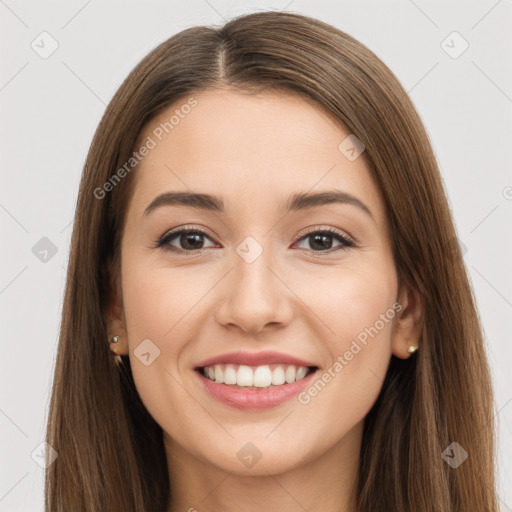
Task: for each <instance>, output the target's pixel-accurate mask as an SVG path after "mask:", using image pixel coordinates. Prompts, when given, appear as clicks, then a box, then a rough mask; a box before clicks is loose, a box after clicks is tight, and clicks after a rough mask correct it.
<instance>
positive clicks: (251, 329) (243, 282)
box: [215, 248, 293, 334]
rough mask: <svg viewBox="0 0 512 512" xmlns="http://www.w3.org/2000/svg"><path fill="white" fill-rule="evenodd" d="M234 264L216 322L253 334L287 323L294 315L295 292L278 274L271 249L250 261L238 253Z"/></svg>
mask: <svg viewBox="0 0 512 512" xmlns="http://www.w3.org/2000/svg"><path fill="white" fill-rule="evenodd" d="M233 265H234V268H233V269H232V270H231V272H229V274H228V275H227V276H226V278H225V280H224V281H225V282H224V288H223V292H222V294H221V295H220V297H219V300H220V304H219V305H218V307H217V309H216V314H215V316H216V320H217V322H218V323H219V324H221V325H222V326H224V327H226V328H234V327H233V326H236V327H238V328H240V329H242V330H243V331H244V332H246V333H253V334H257V333H260V332H262V331H263V330H264V329H265V328H267V329H268V328H274V329H278V328H283V327H284V326H285V325H287V324H288V323H289V322H290V320H291V318H292V315H293V304H292V302H293V301H292V300H291V295H293V293H292V292H291V291H290V289H289V288H288V287H287V285H286V284H285V283H284V282H283V281H284V280H283V278H282V277H281V276H280V275H279V271H278V270H277V268H276V265H275V260H274V259H273V258H271V254H270V249H269V250H267V249H266V248H265V250H264V251H263V253H262V254H260V255H259V256H258V257H257V258H256V259H255V260H254V261H252V262H250V263H249V262H248V261H246V260H245V259H244V258H242V257H240V256H239V255H238V254H235V255H234V263H233Z"/></svg>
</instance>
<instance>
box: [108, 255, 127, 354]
mask: <svg viewBox="0 0 512 512" xmlns="http://www.w3.org/2000/svg"><path fill="white" fill-rule="evenodd" d="M108 267H109V276H110V286H109V299H108V303H107V309H106V312H105V313H106V323H107V335H108V342H109V345H110V350H112V352H114V353H115V354H117V355H127V354H128V338H127V331H126V321H125V317H124V308H123V292H122V286H121V276H120V274H121V273H120V271H119V270H118V269H117V268H114V266H113V265H112V264H110V263H109V265H108ZM114 336H117V337H118V341H117V343H112V338H113V337H114Z"/></svg>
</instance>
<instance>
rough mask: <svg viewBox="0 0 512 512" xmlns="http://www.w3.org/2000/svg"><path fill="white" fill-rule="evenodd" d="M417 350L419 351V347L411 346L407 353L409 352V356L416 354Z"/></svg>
mask: <svg viewBox="0 0 512 512" xmlns="http://www.w3.org/2000/svg"><path fill="white" fill-rule="evenodd" d="M416 350H418V347H415V346H414V345H410V346H409V348H408V349H407V352H409V354H414V352H416Z"/></svg>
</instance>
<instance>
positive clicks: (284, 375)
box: [194, 352, 319, 409]
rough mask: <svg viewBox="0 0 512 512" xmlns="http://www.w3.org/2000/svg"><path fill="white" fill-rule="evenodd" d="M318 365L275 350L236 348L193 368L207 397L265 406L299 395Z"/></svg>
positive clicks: (251, 406)
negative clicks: (236, 349)
mask: <svg viewBox="0 0 512 512" xmlns="http://www.w3.org/2000/svg"><path fill="white" fill-rule="evenodd" d="M318 370H319V366H317V365H315V364H312V363H310V362H308V361H305V360H302V359H298V358H296V357H293V356H288V355H285V354H278V353H276V352H259V353H252V354H251V353H247V352H236V353H232V354H224V355H221V356H217V357H213V358H210V359H207V360H205V361H203V362H201V363H199V364H198V365H197V366H196V367H195V368H194V373H195V374H196V375H197V376H198V379H199V382H200V384H201V385H202V388H203V389H204V390H205V391H206V392H207V394H208V395H209V396H210V397H213V398H214V399H216V400H217V401H219V402H221V403H223V404H224V405H228V406H230V407H234V408H237V409H268V408H271V407H276V406H278V405H281V404H283V403H284V402H286V401H288V400H290V399H292V398H293V397H295V396H296V395H298V394H299V393H300V392H301V391H302V390H303V389H304V388H305V387H306V386H307V385H308V384H309V383H311V381H312V380H313V378H314V375H315V374H316V373H317V372H318Z"/></svg>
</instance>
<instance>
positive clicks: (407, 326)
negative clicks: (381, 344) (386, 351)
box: [391, 283, 424, 359]
mask: <svg viewBox="0 0 512 512" xmlns="http://www.w3.org/2000/svg"><path fill="white" fill-rule="evenodd" d="M398 303H399V304H400V305H401V306H402V309H401V310H400V311H399V312H398V313H397V316H396V318H395V325H394V328H393V335H392V342H391V352H392V353H393V355H395V356H396V357H399V358H400V359H407V358H409V357H410V356H411V353H409V351H408V349H409V347H411V346H413V347H418V348H419V349H421V347H420V346H419V341H420V336H421V331H422V328H423V318H424V305H423V299H422V297H421V295H420V293H419V291H418V290H417V289H416V288H413V287H411V286H409V285H408V284H406V283H404V284H402V286H401V288H400V293H399V296H398Z"/></svg>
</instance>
